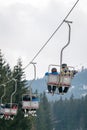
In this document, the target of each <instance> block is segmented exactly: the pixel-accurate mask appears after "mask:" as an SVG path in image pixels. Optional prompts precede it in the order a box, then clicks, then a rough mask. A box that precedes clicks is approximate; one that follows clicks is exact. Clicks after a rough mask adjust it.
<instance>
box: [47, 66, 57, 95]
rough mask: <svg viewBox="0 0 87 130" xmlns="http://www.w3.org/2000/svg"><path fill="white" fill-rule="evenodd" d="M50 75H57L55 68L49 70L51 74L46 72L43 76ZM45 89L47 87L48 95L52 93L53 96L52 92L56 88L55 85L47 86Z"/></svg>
mask: <svg viewBox="0 0 87 130" xmlns="http://www.w3.org/2000/svg"><path fill="white" fill-rule="evenodd" d="M50 74H52V75H58V74H59V73H58V72H57V69H56V68H52V69H51V73H48V72H47V73H45V76H49V75H50ZM47 87H48V91H49V93H53V94H54V92H55V91H56V86H55V85H53V86H51V85H48V86H47Z"/></svg>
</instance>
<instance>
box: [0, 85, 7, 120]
mask: <svg viewBox="0 0 87 130" xmlns="http://www.w3.org/2000/svg"><path fill="white" fill-rule="evenodd" d="M2 86H3V87H4V93H3V95H2V96H1V103H0V118H3V117H4V107H5V105H4V104H3V103H2V98H3V97H4V96H5V94H6V85H5V84H2Z"/></svg>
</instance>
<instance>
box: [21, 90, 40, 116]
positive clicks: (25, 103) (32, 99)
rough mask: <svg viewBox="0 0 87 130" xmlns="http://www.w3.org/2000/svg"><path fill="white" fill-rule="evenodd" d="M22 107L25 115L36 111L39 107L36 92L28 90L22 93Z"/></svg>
mask: <svg viewBox="0 0 87 130" xmlns="http://www.w3.org/2000/svg"><path fill="white" fill-rule="evenodd" d="M22 109H23V110H24V112H25V115H24V116H25V117H26V116H28V115H30V114H34V113H36V110H37V109H39V97H38V96H37V94H34V93H32V92H30V93H29V94H23V96H22Z"/></svg>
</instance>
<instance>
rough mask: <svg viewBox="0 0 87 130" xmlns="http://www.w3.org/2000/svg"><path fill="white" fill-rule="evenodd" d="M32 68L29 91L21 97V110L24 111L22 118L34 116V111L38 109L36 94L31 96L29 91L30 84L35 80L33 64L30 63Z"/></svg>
mask: <svg viewBox="0 0 87 130" xmlns="http://www.w3.org/2000/svg"><path fill="white" fill-rule="evenodd" d="M31 64H33V66H34V79H33V80H32V81H31V83H30V85H29V87H30V91H29V93H28V94H23V95H22V110H23V111H24V117H27V116H29V115H34V116H36V114H35V113H36V110H37V109H38V108H39V97H38V95H37V94H33V93H32V90H31V84H32V83H33V82H34V80H35V78H36V66H35V63H33V62H31Z"/></svg>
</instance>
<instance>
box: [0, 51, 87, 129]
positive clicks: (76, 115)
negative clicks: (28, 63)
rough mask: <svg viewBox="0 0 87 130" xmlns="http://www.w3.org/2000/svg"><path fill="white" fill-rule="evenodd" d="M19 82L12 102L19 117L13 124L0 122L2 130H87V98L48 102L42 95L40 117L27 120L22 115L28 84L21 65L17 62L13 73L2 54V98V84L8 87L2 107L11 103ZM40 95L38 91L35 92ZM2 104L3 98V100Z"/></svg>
mask: <svg viewBox="0 0 87 130" xmlns="http://www.w3.org/2000/svg"><path fill="white" fill-rule="evenodd" d="M14 77H15V79H16V81H17V91H16V93H15V96H13V102H15V103H17V104H18V113H17V115H16V116H15V117H14V119H13V120H5V119H4V118H2V119H0V130H87V95H86V96H84V97H82V98H79V99H75V98H74V96H73V95H72V96H71V97H70V99H67V98H66V99H62V96H63V95H62V96H61V97H60V99H59V100H57V99H56V100H55V101H49V100H48V98H47V96H46V94H45V93H44V92H43V93H40V102H39V109H38V110H37V116H36V117H33V116H29V117H24V114H23V111H22V107H21V105H22V95H23V94H24V93H27V91H28V88H27V80H26V75H25V72H24V70H23V68H22V61H21V59H18V61H17V65H15V66H14V68H13V70H12V69H11V68H10V65H9V64H8V63H7V61H6V60H5V59H4V56H3V54H2V52H1V50H0V97H2V95H3V90H4V89H3V84H6V94H5V96H4V97H3V98H2V103H3V104H4V103H9V102H10V99H11V94H12V92H13V91H14V86H15V82H14V81H13V80H11V79H13V78H14ZM35 91H37V93H38V90H35ZM0 100H1V98H0Z"/></svg>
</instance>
